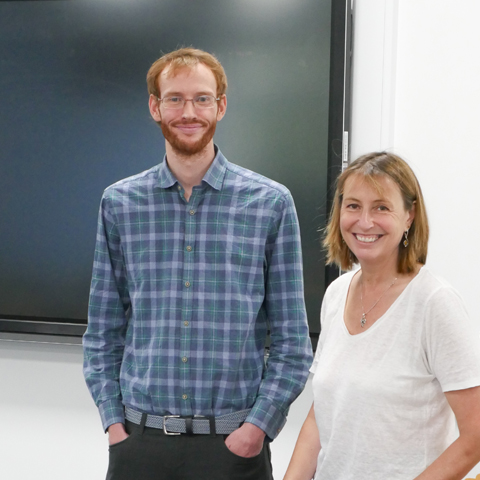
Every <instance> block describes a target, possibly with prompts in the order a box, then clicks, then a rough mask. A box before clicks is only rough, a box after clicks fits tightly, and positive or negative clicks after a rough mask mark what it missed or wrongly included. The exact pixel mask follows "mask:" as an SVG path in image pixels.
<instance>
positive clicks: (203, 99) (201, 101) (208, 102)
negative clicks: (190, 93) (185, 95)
mask: <svg viewBox="0 0 480 480" xmlns="http://www.w3.org/2000/svg"><path fill="white" fill-rule="evenodd" d="M193 103H194V104H195V106H196V107H197V108H212V107H213V106H214V105H215V97H212V96H211V95H199V96H198V97H195V98H194V99H193Z"/></svg>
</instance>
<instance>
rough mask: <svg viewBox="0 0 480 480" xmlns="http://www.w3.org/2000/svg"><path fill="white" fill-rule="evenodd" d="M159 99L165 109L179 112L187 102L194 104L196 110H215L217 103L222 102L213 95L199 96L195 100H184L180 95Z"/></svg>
mask: <svg viewBox="0 0 480 480" xmlns="http://www.w3.org/2000/svg"><path fill="white" fill-rule="evenodd" d="M157 99H158V101H159V102H161V103H162V104H163V106H164V107H165V108H171V109H172V110H178V109H180V108H183V107H184V106H185V104H186V103H187V102H192V104H193V106H194V107H195V108H213V107H214V106H215V102H218V101H219V100H220V97H218V98H215V97H214V96H213V95H197V96H196V97H193V98H183V97H180V96H178V95H173V96H171V97H163V98H158V97H157Z"/></svg>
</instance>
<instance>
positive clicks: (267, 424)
mask: <svg viewBox="0 0 480 480" xmlns="http://www.w3.org/2000/svg"><path fill="white" fill-rule="evenodd" d="M286 421H287V416H286V414H285V413H283V412H282V411H280V410H279V409H278V408H276V407H275V405H273V404H272V402H271V400H267V399H265V398H257V401H256V402H255V405H254V406H253V407H252V410H251V412H250V413H249V414H248V417H247V418H246V419H245V422H248V423H253V425H256V426H257V427H258V428H261V429H262V430H263V431H264V432H265V433H266V435H267V437H268V438H269V440H274V439H275V437H276V436H277V435H278V434H279V433H280V432H281V431H282V428H283V427H284V425H285V423H286Z"/></svg>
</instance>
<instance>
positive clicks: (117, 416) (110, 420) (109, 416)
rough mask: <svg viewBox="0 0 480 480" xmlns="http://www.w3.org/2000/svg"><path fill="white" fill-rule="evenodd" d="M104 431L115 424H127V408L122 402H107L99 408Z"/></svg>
mask: <svg viewBox="0 0 480 480" xmlns="http://www.w3.org/2000/svg"><path fill="white" fill-rule="evenodd" d="M98 411H99V412H100V418H101V419H102V425H103V430H104V431H105V432H106V431H107V428H108V427H109V426H110V425H113V424H114V423H125V408H124V407H123V404H122V402H121V401H120V400H107V401H106V402H103V403H101V404H100V405H99V406H98Z"/></svg>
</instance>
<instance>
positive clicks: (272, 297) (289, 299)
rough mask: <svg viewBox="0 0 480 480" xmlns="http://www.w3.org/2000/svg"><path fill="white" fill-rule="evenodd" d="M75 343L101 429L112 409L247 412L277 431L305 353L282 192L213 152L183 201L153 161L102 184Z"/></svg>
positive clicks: (291, 222) (296, 240) (118, 418)
mask: <svg viewBox="0 0 480 480" xmlns="http://www.w3.org/2000/svg"><path fill="white" fill-rule="evenodd" d="M267 329H270V331H271V346H270V355H269V357H268V362H267V364H266V365H265V362H264V346H265V338H266V335H267ZM84 352H85V362H84V373H85V378H86V381H87V385H88V387H89V389H90V392H91V394H92V396H93V398H94V400H95V403H96V404H97V406H98V408H99V410H100V415H101V418H102V423H103V427H104V428H105V429H106V428H108V427H109V426H110V425H111V424H113V423H116V422H124V405H125V406H129V407H131V408H133V409H136V410H138V411H141V412H147V413H153V414H157V415H169V414H175V415H185V416H191V415H214V416H219V415H223V414H225V413H230V412H234V411H239V410H243V409H246V408H252V410H251V412H250V414H249V416H248V418H247V420H246V421H247V422H250V423H253V424H255V425H257V426H258V427H260V428H261V429H262V430H263V431H265V432H266V434H267V435H268V436H269V437H270V438H271V439H273V438H275V436H276V435H277V434H278V432H279V431H280V430H281V428H282V427H283V425H284V423H285V421H286V415H287V411H288V407H289V405H290V404H291V402H292V401H293V400H294V399H295V398H296V397H297V395H298V394H299V393H300V392H301V391H302V389H303V387H304V384H305V381H306V378H307V375H308V368H309V366H310V364H311V360H312V358H311V347H310V342H309V338H308V326H307V321H306V313H305V306H304V298H303V276H302V260H301V251H300V235H299V227H298V221H297V217H296V212H295V207H294V204H293V200H292V197H291V195H290V193H289V192H288V190H287V189H286V188H285V187H283V186H282V185H280V184H278V183H276V182H274V181H272V180H269V179H267V178H265V177H262V176H261V175H258V174H256V173H253V172H251V171H249V170H246V169H244V168H241V167H239V166H236V165H234V164H232V163H230V162H228V161H227V160H226V159H225V157H224V156H223V155H222V154H221V153H220V151H217V155H216V157H215V160H214V161H213V163H212V165H211V167H210V169H209V170H208V172H207V173H206V174H205V177H204V178H203V181H202V183H201V185H199V186H197V187H194V188H193V192H192V195H191V197H190V199H189V201H188V202H187V201H186V200H185V197H184V191H183V188H182V186H181V185H180V184H179V183H178V181H177V180H176V179H175V177H174V176H173V174H172V173H171V171H170V170H169V168H168V166H167V162H166V161H165V160H164V161H163V162H162V163H160V165H158V166H156V167H154V168H151V169H150V170H147V171H145V172H143V173H140V174H138V175H135V176H133V177H130V178H127V179H125V180H122V181H120V182H118V183H115V184H114V185H112V186H110V187H109V188H107V189H106V190H105V193H104V195H103V197H102V201H101V206H100V213H99V222H98V232H97V244H96V249H95V260H94V266H93V276H92V284H91V291H90V305H89V320H88V328H87V331H86V333H85V336H84Z"/></svg>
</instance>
